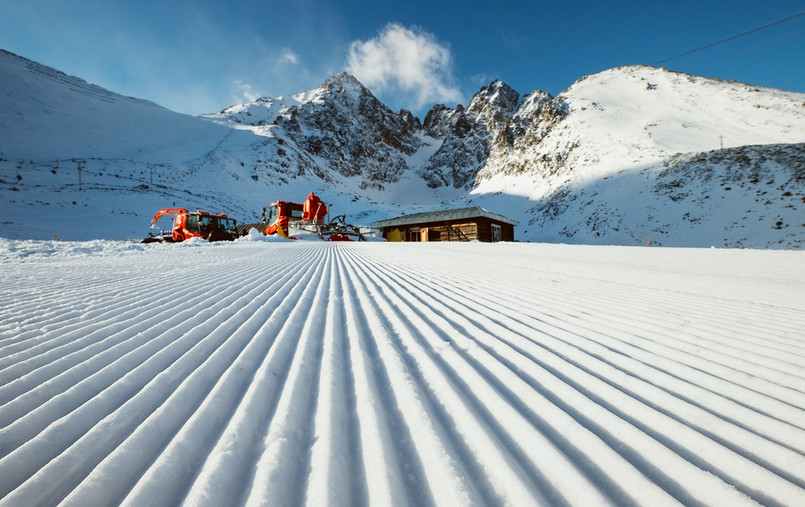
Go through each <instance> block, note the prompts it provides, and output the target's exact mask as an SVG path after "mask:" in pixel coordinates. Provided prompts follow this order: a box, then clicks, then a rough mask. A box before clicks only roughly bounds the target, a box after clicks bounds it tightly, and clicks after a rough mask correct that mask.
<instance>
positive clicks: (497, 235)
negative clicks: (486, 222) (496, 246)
mask: <svg viewBox="0 0 805 507" xmlns="http://www.w3.org/2000/svg"><path fill="white" fill-rule="evenodd" d="M502 238H503V228H502V227H501V226H499V225H497V224H492V241H500V240H501V239H502Z"/></svg>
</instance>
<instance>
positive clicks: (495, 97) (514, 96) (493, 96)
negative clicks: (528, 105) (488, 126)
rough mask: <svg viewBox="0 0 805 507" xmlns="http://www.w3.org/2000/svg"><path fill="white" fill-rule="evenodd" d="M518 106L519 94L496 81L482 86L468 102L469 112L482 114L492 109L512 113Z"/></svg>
mask: <svg viewBox="0 0 805 507" xmlns="http://www.w3.org/2000/svg"><path fill="white" fill-rule="evenodd" d="M519 105H520V94H519V93H517V92H516V91H514V90H513V89H512V87H510V86H509V85H507V84H506V83H504V82H503V81H501V80H499V79H496V80H494V81H492V82H491V83H489V84H488V85H486V86H484V87H483V88H481V89H480V91H478V93H476V94H475V96H473V98H472V100H471V101H470V106H469V109H470V110H471V111H476V112H479V113H480V112H482V111H484V110H488V109H491V108H494V109H496V110H499V111H501V112H505V113H513V112H514V111H515V110H516V109H517V108H518V107H519Z"/></svg>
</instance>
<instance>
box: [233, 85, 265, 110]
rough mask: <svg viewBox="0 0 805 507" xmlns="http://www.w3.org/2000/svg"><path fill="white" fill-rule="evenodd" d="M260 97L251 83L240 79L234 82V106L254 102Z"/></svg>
mask: <svg viewBox="0 0 805 507" xmlns="http://www.w3.org/2000/svg"><path fill="white" fill-rule="evenodd" d="M260 97H261V95H260V93H259V92H257V91H256V90H255V89H254V88H253V87H252V85H250V84H249V83H246V82H244V81H241V80H240V79H235V80H234V81H233V82H232V99H233V100H234V102H233V104H245V103H246V102H254V101H255V100H257V99H259V98H260Z"/></svg>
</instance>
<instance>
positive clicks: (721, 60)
mask: <svg viewBox="0 0 805 507" xmlns="http://www.w3.org/2000/svg"><path fill="white" fill-rule="evenodd" d="M803 11H805V1H803V0H797V1H795V0H766V1H765V2H758V1H756V0H753V1H748V0H731V1H702V0H696V1H693V0H675V1H666V0H639V1H621V2H601V1H600V0H598V1H596V0H565V1H562V2H557V1H556V0H552V1H530V2H529V1H518V0H509V1H505V2H494V1H492V2H490V1H485V2H478V1H475V0H466V1H442V2H440V1H434V0H431V1H420V0H407V1H405V2H397V1H384V2H378V1H377V0H374V1H358V0H340V1H336V0H333V1H329V0H228V1H227V2H220V1H212V0H197V1H191V0H167V1H166V0H158V1H154V0H137V1H132V0H127V1H125V2H123V1H117V0H82V1H77V0H24V1H21V0H0V48H2V49H5V50H7V51H11V52H13V53H16V54H18V55H20V56H24V57H26V58H29V59H32V60H35V61H37V62H40V63H43V64H45V65H50V66H52V67H55V68H57V69H59V70H61V71H64V72H66V73H68V74H71V75H75V76H79V77H81V78H83V79H86V80H87V81H89V82H91V83H95V84H98V85H100V86H103V87H105V88H108V89H110V90H112V91H114V92H117V93H121V94H123V95H129V96H133V97H138V98H144V99H149V100H152V101H154V102H156V103H158V104H160V105H162V106H165V107H167V108H169V109H172V110H174V111H179V112H183V113H190V114H199V113H206V112H217V111H219V110H221V109H223V108H225V107H228V106H230V105H233V104H237V103H242V102H246V101H248V100H253V99H255V98H257V97H260V96H280V95H288V94H292V93H296V92H300V91H305V90H308V89H312V88H315V87H317V86H319V85H320V84H321V83H322V82H323V81H324V80H325V79H326V78H327V77H328V76H329V75H332V74H335V73H337V72H339V71H341V70H345V69H346V70H349V71H351V72H352V73H353V74H355V75H356V76H357V77H358V78H359V79H360V80H361V81H362V82H363V83H364V84H365V85H367V87H368V88H369V89H371V90H372V91H373V92H374V93H375V95H377V96H378V97H379V98H380V99H381V100H383V102H385V103H386V104H387V105H388V106H389V107H391V108H392V109H395V110H397V109H400V108H406V109H411V110H413V111H414V113H415V114H416V115H417V116H419V117H420V118H422V117H423V116H424V114H425V112H427V110H428V109H429V108H430V107H431V106H432V105H433V104H436V103H445V104H447V105H450V106H453V105H455V104H456V103H462V104H465V105H466V103H467V102H468V101H469V99H470V98H471V97H472V95H473V94H474V93H475V92H477V91H478V90H479V89H480V87H481V86H483V85H484V84H486V83H488V82H489V81H491V80H493V79H501V80H502V81H504V82H506V83H508V84H509V85H510V86H512V87H513V88H514V89H515V90H517V91H519V92H521V93H529V92H531V91H533V90H535V89H540V90H544V91H547V92H549V93H551V94H553V95H556V94H558V93H560V92H561V91H562V90H564V89H565V88H567V87H568V86H570V85H571V84H572V83H573V82H574V81H576V80H577V79H579V78H581V77H582V76H585V75H588V74H594V73H597V72H600V71H602V70H606V69H608V68H612V67H617V66H621V65H631V64H652V63H655V62H658V61H660V60H663V59H665V58H668V57H671V56H674V55H678V54H681V53H684V52H686V51H688V50H692V49H695V48H698V47H701V46H704V45H707V44H710V43H712V42H716V41H719V40H722V39H725V38H728V37H730V36H733V35H736V34H739V33H742V32H744V31H747V30H751V29H753V28H756V27H759V26H761V25H764V24H766V23H770V22H773V21H776V20H778V19H781V18H785V17H787V16H791V15H794V14H797V13H801V12H803ZM804 54H805V16H800V17H797V18H796V19H793V20H791V21H788V22H785V23H781V24H778V25H775V26H773V27H770V28H768V29H764V30H761V31H758V32H755V33H752V34H749V35H746V36H744V37H740V38H738V39H735V40H732V41H729V42H726V43H724V44H720V45H717V46H714V47H711V48H709V49H706V50H703V51H700V52H697V53H693V54H690V55H687V56H683V57H680V58H677V59H675V60H672V61H669V62H666V63H664V64H663V65H664V66H665V67H667V68H669V69H671V70H676V71H680V72H687V73H691V74H697V75H703V76H707V77H715V78H722V79H736V80H738V81H743V82H748V83H751V84H755V85H760V86H771V87H775V88H782V89H787V90H793V91H799V92H805V56H803V55H804Z"/></svg>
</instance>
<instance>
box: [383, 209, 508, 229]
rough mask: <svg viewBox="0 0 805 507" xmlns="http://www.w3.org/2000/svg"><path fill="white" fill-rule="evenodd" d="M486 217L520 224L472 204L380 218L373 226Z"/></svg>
mask: <svg viewBox="0 0 805 507" xmlns="http://www.w3.org/2000/svg"><path fill="white" fill-rule="evenodd" d="M476 217H484V218H490V219H492V220H497V221H498V222H503V223H506V224H511V225H520V222H518V221H517V220H512V219H511V218H507V217H504V216H503V215H499V214H497V213H492V212H491V211H487V210H485V209H483V208H482V207H480V206H470V207H467V208H457V209H448V210H441V211H427V212H424V213H415V214H413V215H404V216H401V217H397V218H390V219H388V220H380V221H378V222H373V223H372V227H373V228H376V229H380V228H382V227H394V226H396V225H411V224H424V223H431V222H446V221H449V220H460V219H463V218H476Z"/></svg>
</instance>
